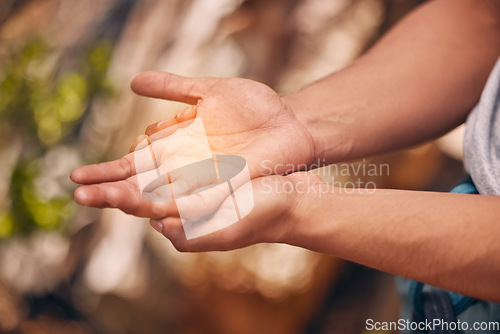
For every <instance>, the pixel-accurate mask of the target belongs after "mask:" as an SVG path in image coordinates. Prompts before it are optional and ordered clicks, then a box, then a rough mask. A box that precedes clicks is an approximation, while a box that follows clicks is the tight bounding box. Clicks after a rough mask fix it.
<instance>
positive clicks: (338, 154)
mask: <svg viewBox="0 0 500 334" xmlns="http://www.w3.org/2000/svg"><path fill="white" fill-rule="evenodd" d="M317 95H318V94H317V92H315V91H314V89H312V88H305V89H304V90H301V91H299V92H297V93H294V94H290V95H286V96H283V97H281V99H282V101H283V102H282V103H283V105H284V106H285V108H287V109H288V110H289V111H290V112H291V113H292V114H293V115H294V117H295V118H296V119H297V122H299V123H300V124H301V126H302V127H303V128H304V129H305V131H307V133H308V134H309V136H310V141H311V146H312V147H313V149H314V151H313V155H312V158H311V162H312V163H313V164H314V166H316V167H318V165H320V166H322V165H327V164H331V163H335V162H339V161H345V160H348V159H352V158H353V157H352V147H353V145H352V131H350V130H349V128H350V126H349V124H350V123H351V121H346V120H345V119H343V118H345V117H346V115H348V114H349V113H348V112H346V111H341V110H338V109H336V108H335V106H332V103H323V102H322V101H321V98H320V97H319V96H317Z"/></svg>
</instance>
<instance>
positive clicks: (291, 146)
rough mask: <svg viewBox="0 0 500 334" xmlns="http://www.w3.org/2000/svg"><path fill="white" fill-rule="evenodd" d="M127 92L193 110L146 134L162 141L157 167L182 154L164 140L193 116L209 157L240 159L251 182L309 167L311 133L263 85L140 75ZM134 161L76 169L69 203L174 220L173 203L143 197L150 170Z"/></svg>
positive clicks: (131, 157) (234, 80) (128, 157)
mask: <svg viewBox="0 0 500 334" xmlns="http://www.w3.org/2000/svg"><path fill="white" fill-rule="evenodd" d="M132 89H133V90H134V91H135V92H136V93H137V94H140V95H143V96H148V97H154V98H162V99H167V100H173V101H179V102H184V103H187V104H190V105H191V107H189V108H187V109H185V110H184V111H183V112H181V113H180V114H179V115H177V116H176V117H175V118H173V119H167V120H164V121H162V122H158V123H155V124H152V125H151V126H149V127H148V128H147V129H146V134H147V135H149V137H151V138H153V137H154V136H156V137H157V138H153V142H158V143H160V142H162V143H164V144H162V145H157V147H155V152H156V154H157V155H158V156H159V157H160V158H159V159H161V161H160V164H163V163H165V164H166V163H168V162H169V161H173V160H174V159H176V157H177V158H178V157H179V156H181V157H182V156H183V154H184V152H182V151H181V150H178V149H176V147H175V145H174V146H172V143H171V142H170V143H169V141H168V140H169V138H170V137H171V136H172V134H174V133H175V132H176V131H177V130H178V128H180V127H182V126H186V125H188V124H189V122H190V121H192V120H193V119H195V117H197V118H199V119H201V120H202V123H203V125H204V129H205V131H206V138H207V140H208V144H209V147H210V150H211V153H212V154H213V155H217V154H221V155H238V156H241V157H243V158H244V159H245V160H246V162H247V165H248V169H249V172H250V177H251V178H256V177H259V176H262V175H269V174H283V173H289V172H291V171H292V170H293V169H299V168H301V169H303V168H304V166H307V165H310V164H311V163H312V160H313V157H314V145H313V141H312V138H311V135H310V134H309V133H308V132H307V130H306V129H305V127H304V126H303V125H302V124H301V123H300V122H299V121H298V120H297V119H296V117H295V115H294V114H293V112H292V111H291V110H290V109H289V108H287V107H286V105H285V104H284V103H283V102H282V100H281V98H280V97H279V96H278V95H277V94H276V93H275V92H274V91H273V90H272V89H271V88H269V87H267V86H265V85H263V84H260V83H257V82H255V81H251V80H246V79H239V78H185V77H180V76H177V75H173V74H169V73H162V72H146V73H142V74H139V75H138V76H137V77H136V78H135V79H134V80H133V82H132ZM166 129H168V130H166ZM152 145H153V146H154V145H155V144H154V143H152ZM136 162H137V161H136V159H134V153H130V154H128V155H126V156H124V157H123V158H121V159H118V160H115V161H111V162H105V163H102V164H97V165H89V166H83V167H80V168H77V169H75V170H74V171H73V172H72V174H71V178H72V180H73V181H75V182H76V183H79V184H83V186H81V187H80V188H78V189H77V190H76V191H75V196H74V197H75V200H76V201H77V202H78V203H80V204H82V205H88V206H95V207H114V208H119V209H121V210H122V211H124V212H126V213H130V214H134V215H138V216H144V217H150V218H160V217H166V216H172V215H176V212H177V210H176V206H175V202H152V201H148V200H146V199H144V198H143V196H142V193H141V188H140V187H139V185H138V175H141V173H143V172H148V168H146V169H145V170H144V171H143V170H137V163H136ZM152 168H154V167H152ZM150 169H151V167H150V168H149V170H150Z"/></svg>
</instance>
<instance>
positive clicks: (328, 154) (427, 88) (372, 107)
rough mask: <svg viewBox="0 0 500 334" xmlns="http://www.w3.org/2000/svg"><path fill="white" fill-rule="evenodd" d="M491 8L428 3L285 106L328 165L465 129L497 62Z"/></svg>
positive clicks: (498, 38) (463, 2)
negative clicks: (458, 128)
mask: <svg viewBox="0 0 500 334" xmlns="http://www.w3.org/2000/svg"><path fill="white" fill-rule="evenodd" d="M491 3H493V2H491V1H471V0H453V1H446V0H441V1H432V2H430V3H428V4H425V5H423V6H422V7H420V8H418V9H416V10H415V11H414V12H413V13H411V14H410V15H408V17H406V18H405V19H403V20H402V22H401V23H399V24H398V25H397V26H396V27H395V28H394V29H393V30H392V31H390V32H389V33H388V34H387V35H386V36H385V37H384V38H382V39H381V40H380V41H379V42H378V44H376V45H375V46H374V47H373V48H372V49H371V50H370V51H369V52H368V53H367V54H366V55H364V56H363V57H361V58H360V59H359V60H357V61H356V62H355V63H354V64H353V65H351V66H350V67H348V68H346V69H344V70H342V71H340V72H338V73H335V74H333V75H330V76H328V77H326V78H324V79H322V80H320V81H318V82H316V83H313V84H312V85H310V86H308V87H306V88H304V89H303V90H301V91H299V92H298V93H295V94H292V95H289V96H286V97H284V98H283V100H284V101H285V104H287V105H288V106H289V107H290V108H291V109H292V110H293V111H294V112H295V113H296V114H297V117H298V118H299V120H301V121H302V122H303V123H304V124H306V126H307V128H308V129H309V132H310V133H311V134H312V136H313V141H314V143H315V151H316V152H315V155H316V158H317V159H321V160H323V159H325V162H337V161H343V160H350V159H355V158H359V157H362V156H367V155H373V154H378V153H382V152H386V151H391V150H395V149H400V148H404V147H408V146H412V145H415V144H418V143H421V142H424V141H427V140H429V139H432V138H435V137H437V136H440V135H442V134H444V133H446V132H447V131H449V130H451V129H452V128H454V127H455V126H457V125H459V124H460V123H462V122H463V121H464V120H465V118H466V116H467V114H468V112H469V111H470V110H471V109H472V107H473V106H474V105H475V103H476V102H477V100H478V98H479V96H480V93H481V90H482V88H483V86H484V84H485V82H486V79H487V76H488V74H489V72H490V71H491V69H492V67H493V65H494V63H495V60H496V59H497V58H498V55H499V54H500V28H499V27H500V15H499V13H500V11H499V10H498V9H497V8H496V7H495V5H492V4H491Z"/></svg>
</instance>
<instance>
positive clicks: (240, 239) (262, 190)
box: [150, 172, 327, 252]
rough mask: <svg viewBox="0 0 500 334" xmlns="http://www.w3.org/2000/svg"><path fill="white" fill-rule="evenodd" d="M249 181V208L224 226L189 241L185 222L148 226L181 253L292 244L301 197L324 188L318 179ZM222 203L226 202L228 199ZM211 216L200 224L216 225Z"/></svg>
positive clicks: (174, 219)
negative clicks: (251, 202)
mask: <svg viewBox="0 0 500 334" xmlns="http://www.w3.org/2000/svg"><path fill="white" fill-rule="evenodd" d="M250 182H251V187H249V188H250V189H252V194H253V202H254V205H253V209H252V210H251V212H250V213H249V214H248V215H246V216H245V217H243V218H242V219H241V220H239V221H237V222H235V223H234V224H231V225H230V226H228V227H225V228H223V229H220V230H216V231H215V232H212V233H209V234H204V235H201V236H198V237H196V238H192V239H189V238H186V234H187V233H186V227H185V226H183V224H186V221H183V220H181V219H180V218H177V217H167V218H164V219H151V220H150V224H151V226H152V227H153V228H154V229H155V230H157V231H158V232H160V233H162V234H163V235H164V236H165V237H166V238H167V239H169V240H170V241H171V242H172V244H173V245H174V247H175V248H176V249H177V250H179V251H182V252H205V251H226V250H232V249H237V248H242V247H246V246H249V245H253V244H256V243H263V242H278V243H293V240H294V238H296V236H295V234H294V233H295V231H297V230H301V229H302V227H300V226H298V224H302V223H303V222H304V220H303V217H304V215H305V214H306V213H304V212H297V211H299V208H300V201H301V198H302V197H303V196H304V195H306V194H308V193H309V192H311V191H315V189H318V187H320V186H327V185H326V183H325V182H324V181H323V180H322V179H321V178H319V177H318V176H316V175H314V174H311V173H308V172H297V173H292V174H290V175H288V176H280V175H273V176H265V177H260V178H257V179H254V180H252V181H250ZM244 187H245V186H242V188H244ZM226 201H227V202H230V201H231V198H230V197H228V198H227V199H226ZM193 205H196V204H193ZM212 217H213V218H211V219H209V220H207V221H205V222H204V224H207V225H210V224H218V221H217V212H216V213H215V214H214V215H212Z"/></svg>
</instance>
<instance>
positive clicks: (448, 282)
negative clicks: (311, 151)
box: [286, 184, 500, 302]
mask: <svg viewBox="0 0 500 334" xmlns="http://www.w3.org/2000/svg"><path fill="white" fill-rule="evenodd" d="M347 191H349V189H347ZM291 217H292V218H291V219H290V230H291V232H290V233H289V234H288V237H287V240H286V242H287V243H290V244H293V245H296V246H300V247H305V248H308V249H311V250H314V251H319V252H324V253H328V254H332V255H335V256H338V257H341V258H344V259H347V260H350V261H354V262H357V263H361V264H363V265H366V266H369V267H372V268H376V269H379V270H382V271H386V272H389V273H392V274H395V275H399V276H403V277H407V278H411V279H415V280H418V281H421V282H424V283H428V284H431V285H434V286H438V287H442V288H445V289H448V290H452V291H456V292H459V293H463V294H466V295H470V296H473V297H477V298H481V299H486V300H493V301H497V302H498V301H500V286H499V285H498V282H499V281H500V242H499V239H498V238H499V236H500V224H499V217H500V198H498V197H495V196H479V195H461V194H447V193H431V192H413V191H400V190H376V191H375V192H374V193H366V192H365V193H360V192H358V191H357V190H355V191H353V193H352V194H348V193H347V192H346V189H340V188H333V187H330V186H326V185H325V184H323V185H321V188H320V186H315V187H311V188H310V190H309V192H308V193H307V194H305V195H303V196H302V197H301V199H300V201H299V202H298V204H297V206H296V207H295V209H294V210H293V214H292V216H291Z"/></svg>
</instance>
